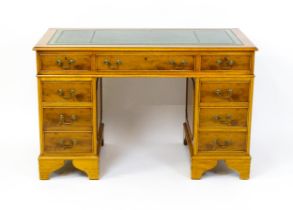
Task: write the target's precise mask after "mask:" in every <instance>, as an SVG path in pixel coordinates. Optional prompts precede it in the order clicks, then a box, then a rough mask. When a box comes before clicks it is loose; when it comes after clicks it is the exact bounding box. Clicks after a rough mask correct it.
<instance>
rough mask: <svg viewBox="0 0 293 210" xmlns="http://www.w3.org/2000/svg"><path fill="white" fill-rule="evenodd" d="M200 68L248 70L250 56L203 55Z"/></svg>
mask: <svg viewBox="0 0 293 210" xmlns="http://www.w3.org/2000/svg"><path fill="white" fill-rule="evenodd" d="M201 70H250V56H249V55H203V56H201Z"/></svg>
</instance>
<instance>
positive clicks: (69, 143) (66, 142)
mask: <svg viewBox="0 0 293 210" xmlns="http://www.w3.org/2000/svg"><path fill="white" fill-rule="evenodd" d="M59 145H60V146H61V147H62V148H63V149H64V150H66V149H71V148H73V147H74V145H76V140H75V139H60V140H59Z"/></svg>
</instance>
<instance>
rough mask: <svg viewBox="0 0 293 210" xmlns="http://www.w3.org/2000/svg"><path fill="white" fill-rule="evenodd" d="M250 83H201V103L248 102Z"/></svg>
mask: <svg viewBox="0 0 293 210" xmlns="http://www.w3.org/2000/svg"><path fill="white" fill-rule="evenodd" d="M249 85H250V83H249V82H239V83H236V82H213V81H211V82H201V91H200V102H248V99H249Z"/></svg>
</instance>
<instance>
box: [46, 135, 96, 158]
mask: <svg viewBox="0 0 293 210" xmlns="http://www.w3.org/2000/svg"><path fill="white" fill-rule="evenodd" d="M44 152H46V153H90V152H92V133H91V132H83V133H82V132H80V133H79V132H74V133H69V132H67V133H59V132H45V136H44Z"/></svg>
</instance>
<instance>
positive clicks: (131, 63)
mask: <svg viewBox="0 0 293 210" xmlns="http://www.w3.org/2000/svg"><path fill="white" fill-rule="evenodd" d="M96 69H97V70H193V69H194V58H193V56H191V55H190V56H189V55H98V56H97V57H96Z"/></svg>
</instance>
